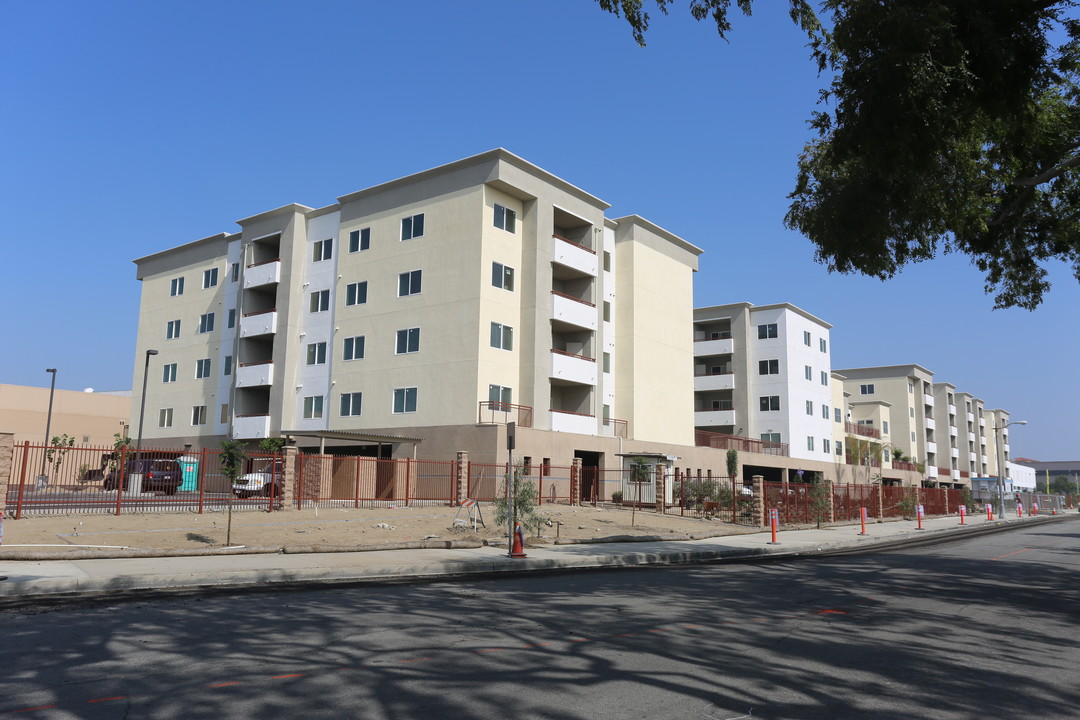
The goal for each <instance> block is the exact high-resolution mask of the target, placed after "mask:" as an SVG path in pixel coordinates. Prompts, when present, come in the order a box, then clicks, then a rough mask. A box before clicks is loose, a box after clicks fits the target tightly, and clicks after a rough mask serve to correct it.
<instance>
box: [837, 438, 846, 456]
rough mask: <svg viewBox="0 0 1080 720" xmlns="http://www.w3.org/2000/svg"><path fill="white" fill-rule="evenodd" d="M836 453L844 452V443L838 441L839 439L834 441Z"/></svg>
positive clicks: (841, 453)
mask: <svg viewBox="0 0 1080 720" xmlns="http://www.w3.org/2000/svg"><path fill="white" fill-rule="evenodd" d="M836 454H837V455H843V454H844V443H842V442H840V441H839V440H837V441H836Z"/></svg>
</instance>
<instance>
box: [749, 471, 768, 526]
mask: <svg viewBox="0 0 1080 720" xmlns="http://www.w3.org/2000/svg"><path fill="white" fill-rule="evenodd" d="M750 481H751V482H753V483H754V524H755V525H757V526H758V527H765V478H764V477H763V476H761V475H754V476H753V477H751V478H750Z"/></svg>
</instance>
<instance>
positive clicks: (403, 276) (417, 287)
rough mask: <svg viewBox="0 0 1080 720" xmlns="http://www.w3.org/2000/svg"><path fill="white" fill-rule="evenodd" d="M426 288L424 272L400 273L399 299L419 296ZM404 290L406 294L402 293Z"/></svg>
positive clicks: (410, 271)
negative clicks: (424, 287)
mask: <svg viewBox="0 0 1080 720" xmlns="http://www.w3.org/2000/svg"><path fill="white" fill-rule="evenodd" d="M423 286H424V271H423V270H422V269H421V270H408V271H406V272H403V273H398V297H408V296H410V295H419V294H420V291H421V290H422V289H423ZM403 290H404V292H402V291H403Z"/></svg>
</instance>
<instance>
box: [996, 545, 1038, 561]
mask: <svg viewBox="0 0 1080 720" xmlns="http://www.w3.org/2000/svg"><path fill="white" fill-rule="evenodd" d="M1034 549H1035V548H1024V549H1023V550H1015V551H1013V552H1011V553H1005V554H1004V555H998V556H997V557H992V558H990V560H992V561H993V560H1000V559H1001V558H1007V557H1012V556H1013V555H1019V554H1020V553H1026V552H1031V551H1032V550H1034Z"/></svg>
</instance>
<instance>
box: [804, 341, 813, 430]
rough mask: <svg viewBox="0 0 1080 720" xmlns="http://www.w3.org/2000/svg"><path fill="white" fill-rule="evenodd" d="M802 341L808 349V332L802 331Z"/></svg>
mask: <svg viewBox="0 0 1080 720" xmlns="http://www.w3.org/2000/svg"><path fill="white" fill-rule="evenodd" d="M802 341H803V345H805V346H806V347H810V331H809V330H803V334H802ZM811 449H813V448H811Z"/></svg>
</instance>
